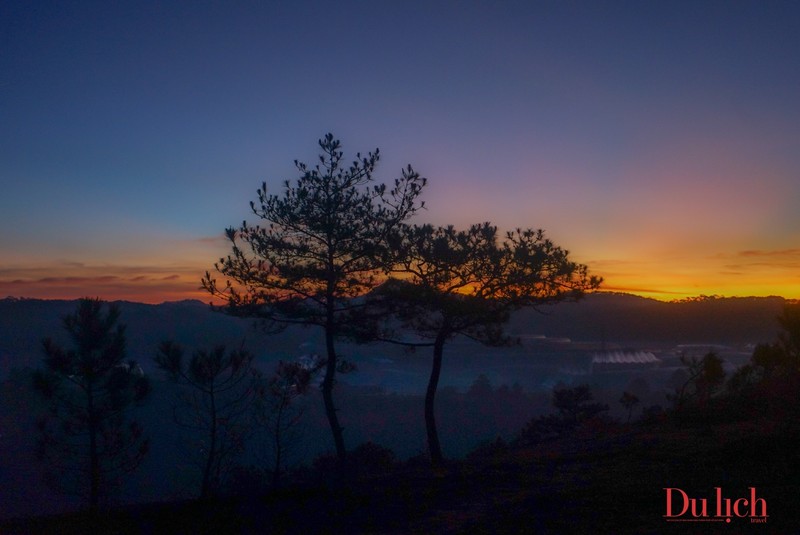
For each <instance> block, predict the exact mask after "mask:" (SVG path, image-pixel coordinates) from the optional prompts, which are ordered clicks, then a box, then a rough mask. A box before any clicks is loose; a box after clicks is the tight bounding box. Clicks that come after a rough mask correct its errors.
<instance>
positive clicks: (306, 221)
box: [202, 134, 426, 459]
mask: <svg viewBox="0 0 800 535" xmlns="http://www.w3.org/2000/svg"><path fill="white" fill-rule="evenodd" d="M319 146H320V149H321V150H322V154H321V155H320V156H319V163H318V164H317V165H316V166H314V167H310V166H308V165H306V164H305V163H300V162H297V161H295V165H296V167H297V169H298V171H299V172H300V175H301V176H300V178H299V179H297V181H296V182H295V183H290V182H289V181H286V182H285V183H284V191H283V195H282V196H278V195H270V194H268V193H267V187H266V183H264V184H263V185H262V187H261V189H259V190H258V202H257V203H251V204H250V207H251V209H252V211H253V214H254V215H255V216H257V217H258V218H259V219H261V220H262V221H263V222H264V226H261V225H249V224H247V222H244V223H242V225H241V226H240V227H239V228H238V229H236V228H229V229H228V230H227V231H226V234H227V237H228V239H229V240H230V242H231V245H232V253H231V254H230V255H228V256H227V257H226V258H222V259H220V261H219V262H218V263H216V264H215V268H216V270H217V271H218V272H219V273H220V274H221V275H223V276H224V277H225V278H226V280H225V283H224V284H219V283H217V281H216V279H215V278H213V277H212V276H211V275H210V273H208V272H207V273H206V275H205V278H204V279H203V281H202V283H203V287H204V288H205V289H206V290H207V291H209V292H210V293H211V294H212V295H213V296H216V297H218V298H221V299H224V300H225V302H226V303H227V311H228V312H230V313H232V314H237V315H243V316H251V317H257V318H261V319H263V320H265V321H266V322H268V324H269V325H272V326H275V327H278V326H280V325H286V324H301V325H311V326H318V327H321V328H322V329H324V332H325V339H326V352H327V353H326V359H327V360H326V367H325V377H324V379H323V384H322V389H323V399H324V402H325V408H326V415H327V417H328V421H329V423H330V426H331V432H332V434H333V438H334V443H335V446H336V451H337V455H338V456H339V458H340V459H344V456H345V446H344V439H343V434H342V428H341V426H340V425H339V420H338V417H337V414H336V408H335V406H334V403H333V395H332V391H333V385H334V376H335V374H336V372H337V371H338V370H340V369H342V368H341V365H340V359H339V356H338V355H337V353H336V349H335V345H334V339H335V338H337V337H341V336H347V335H348V334H349V331H350V329H351V327H352V326H353V325H357V324H358V323H359V319H358V314H357V313H358V311H359V309H360V308H361V305H360V304H359V301H358V300H357V299H355V298H357V297H359V296H362V295H364V294H365V293H367V292H369V291H370V290H372V289H373V288H375V287H376V286H377V285H378V284H379V283H380V282H382V279H383V274H384V273H385V272H386V271H388V270H389V269H390V267H391V262H392V261H393V255H391V254H389V242H388V237H389V235H390V234H391V233H392V232H393V231H394V230H395V229H396V228H397V227H398V225H400V224H401V223H402V222H403V221H405V220H407V219H408V218H409V217H411V216H412V215H413V214H414V213H415V212H416V211H417V210H418V209H420V208H421V207H422V205H421V204H418V203H417V197H418V196H419V194H420V193H421V191H422V188H423V187H424V185H425V182H426V179H425V178H423V177H421V176H420V175H419V174H418V173H417V172H415V171H414V170H413V169H412V168H411V166H408V167H407V168H406V169H404V170H403V172H402V176H401V177H400V178H398V179H396V180H395V181H394V187H393V188H391V189H387V187H386V186H385V185H384V184H377V185H375V184H373V172H374V170H375V167H376V165H377V163H378V160H379V151H378V150H377V149H376V150H375V152H370V153H368V154H367V155H366V156H364V157H362V156H361V154H357V155H356V159H355V160H354V161H353V162H352V163H351V164H349V165H347V164H346V163H345V161H344V154H343V152H342V151H341V150H340V147H341V143H340V142H339V140H337V139H335V138H334V137H333V135H332V134H327V135H326V136H325V138H324V139H321V140H320V141H319Z"/></svg>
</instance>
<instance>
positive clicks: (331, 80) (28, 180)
mask: <svg viewBox="0 0 800 535" xmlns="http://www.w3.org/2000/svg"><path fill="white" fill-rule="evenodd" d="M328 131H331V132H333V133H334V134H335V135H336V136H337V137H339V138H340V139H341V140H342V142H343V148H344V150H345V151H346V152H347V153H348V154H354V153H355V152H356V151H362V152H366V151H368V150H373V149H374V148H375V147H380V149H381V154H382V159H381V164H380V167H379V173H378V177H379V179H381V180H387V181H388V180H391V179H393V178H394V177H395V176H397V175H398V174H399V171H400V168H401V167H402V166H404V165H406V164H409V163H410V164H412V165H413V166H414V167H415V169H417V170H418V171H420V172H421V173H422V174H423V175H425V176H427V177H428V178H429V180H430V182H429V186H428V188H427V190H426V192H425V194H424V198H425V201H426V204H427V205H428V210H427V211H426V212H424V213H422V214H421V215H420V216H419V218H418V219H417V221H419V222H432V223H436V224H448V223H452V224H455V225H456V226H467V225H469V224H470V223H473V222H481V221H484V220H489V221H492V222H493V223H495V224H497V225H499V226H500V227H501V228H511V227H517V226H520V227H534V228H544V229H545V230H546V231H547V234H548V235H549V236H550V237H551V238H552V239H553V240H554V241H556V243H558V244H559V245H561V246H562V247H565V248H567V249H569V250H570V251H571V253H572V256H573V257H574V259H575V260H578V261H580V262H583V263H586V264H588V265H589V267H590V270H591V271H592V272H593V273H595V274H598V275H601V276H603V277H605V280H606V283H605V288H606V289H609V290H619V291H629V292H632V293H637V294H640V295H644V296H649V297H656V298H660V299H680V298H685V297H689V296H695V295H700V294H706V295H710V294H719V295H726V296H737V295H739V296H747V295H782V296H784V297H790V298H800V2H789V1H787V2H770V1H753V2H742V1H720V2H710V1H709V2H706V1H699V0H698V1H691V2H678V1H674V0H670V1H653V2H641V1H634V2H623V1H614V2H601V1H591V2H575V1H560V2H548V1H541V2H528V1H523V2H472V1H470V2H467V1H464V2H427V1H426V2H410V1H403V2H399V1H398V2H389V1H364V2H350V1H339V2H302V1H294V2H255V1H254V2H170V3H166V2H141V1H136V2H106V1H98V2H90V1H81V2H46V1H37V2H28V1H14V0H5V1H4V2H2V3H0V183H1V184H2V194H0V224H2V230H3V232H2V233H0V253H1V254H0V297H2V296H5V295H13V296H25V297H44V298H76V297H80V296H84V295H91V296H99V297H102V298H105V299H130V300H138V301H145V302H160V301H164V300H175V299H183V298H194V297H199V298H203V299H206V296H205V295H204V294H202V293H201V292H200V291H198V289H197V287H198V286H199V279H200V277H201V276H202V274H203V272H204V271H205V270H206V269H209V268H211V267H212V265H213V262H214V261H215V260H216V259H217V258H218V257H219V256H221V255H223V254H225V253H226V252H227V250H228V247H227V245H226V243H225V242H224V240H222V232H223V230H224V228H225V227H227V226H231V225H237V224H239V223H240V222H241V221H242V220H243V219H248V220H251V221H252V220H253V218H252V217H251V214H250V213H249V211H248V210H249V208H248V204H249V202H250V201H251V200H254V199H255V198H256V195H255V192H256V189H257V188H258V187H259V185H260V183H261V182H262V181H267V184H268V185H270V186H271V188H272V191H273V192H274V193H279V192H280V183H281V182H282V181H283V180H285V179H294V178H296V177H297V173H296V171H295V169H294V167H293V164H292V162H293V160H294V159H299V160H303V161H308V162H313V161H314V160H315V158H316V155H317V145H316V141H317V139H319V138H320V137H322V136H323V135H324V134H325V133H326V132H328Z"/></svg>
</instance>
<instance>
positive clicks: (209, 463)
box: [155, 341, 254, 499]
mask: <svg viewBox="0 0 800 535" xmlns="http://www.w3.org/2000/svg"><path fill="white" fill-rule="evenodd" d="M155 361H156V364H157V365H158V367H159V368H161V369H162V370H163V371H164V372H165V374H166V375H167V377H168V378H169V379H170V380H171V381H172V382H174V383H176V384H178V385H181V387H182V389H181V391H180V393H179V404H178V405H176V406H175V407H174V409H173V417H174V420H175V423H177V424H178V425H180V426H181V427H184V428H186V429H189V430H191V431H195V432H199V433H200V434H201V438H200V439H199V440H198V443H197V444H194V445H192V448H191V451H192V452H197V453H196V454H195V455H192V457H194V459H193V460H194V462H195V463H196V464H197V465H198V467H199V468H200V470H201V474H202V477H201V484H200V497H201V498H203V499H205V498H208V497H210V496H211V495H213V494H215V493H216V492H218V491H219V490H220V488H221V485H222V484H223V483H224V481H223V480H224V477H225V475H226V474H227V473H228V471H229V470H230V468H231V466H232V462H233V460H234V458H235V457H236V456H237V455H238V454H239V453H241V452H242V451H243V450H244V441H245V438H246V437H247V435H248V434H249V433H250V432H251V430H252V425H251V422H250V419H251V413H250V410H251V408H252V403H253V399H254V388H253V377H254V376H253V373H252V362H253V355H252V354H251V353H249V352H247V351H245V350H243V349H239V350H231V351H226V349H225V347H224V346H217V347H215V348H214V349H212V350H210V351H205V350H198V351H195V352H194V353H193V354H192V357H191V358H190V359H189V360H188V362H187V361H186V360H185V359H184V351H183V348H181V347H180V346H179V345H178V344H175V343H173V342H170V341H165V342H162V343H161V345H160V346H159V349H158V354H157V355H156V357H155Z"/></svg>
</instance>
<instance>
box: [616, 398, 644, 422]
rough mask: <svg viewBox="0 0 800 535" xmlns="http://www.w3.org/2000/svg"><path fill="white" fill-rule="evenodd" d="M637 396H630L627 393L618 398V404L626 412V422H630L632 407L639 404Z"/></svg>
mask: <svg viewBox="0 0 800 535" xmlns="http://www.w3.org/2000/svg"><path fill="white" fill-rule="evenodd" d="M639 401H640V400H639V396H637V395H636V394H632V393H630V392H628V391H625V392H623V393H622V397H621V398H619V402H620V403H621V404H622V406H623V407H625V408H626V409H627V410H628V420H627V421H628V422H630V421H631V415H632V414H633V407H634V406H635V405H637V404H639Z"/></svg>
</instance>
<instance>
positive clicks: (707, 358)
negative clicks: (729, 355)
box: [668, 351, 725, 409]
mask: <svg viewBox="0 0 800 535" xmlns="http://www.w3.org/2000/svg"><path fill="white" fill-rule="evenodd" d="M681 363H682V364H683V365H684V366H685V367H686V371H687V377H686V379H685V380H684V381H683V383H682V384H681V385H680V386H679V387H677V388H676V389H675V393H674V394H671V395H670V396H668V399H670V400H671V401H672V402H673V403H674V404H675V408H676V409H683V408H686V407H687V406H689V405H699V406H705V405H706V404H707V403H708V401H709V400H710V399H711V397H712V396H714V395H715V394H717V393H718V392H719V391H720V389H721V388H722V386H723V384H724V381H725V370H723V368H722V359H721V358H719V356H718V355H717V354H716V353H715V352H714V351H709V352H708V353H706V354H705V355H704V356H703V357H702V358H697V357H687V356H685V355H682V356H681Z"/></svg>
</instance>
